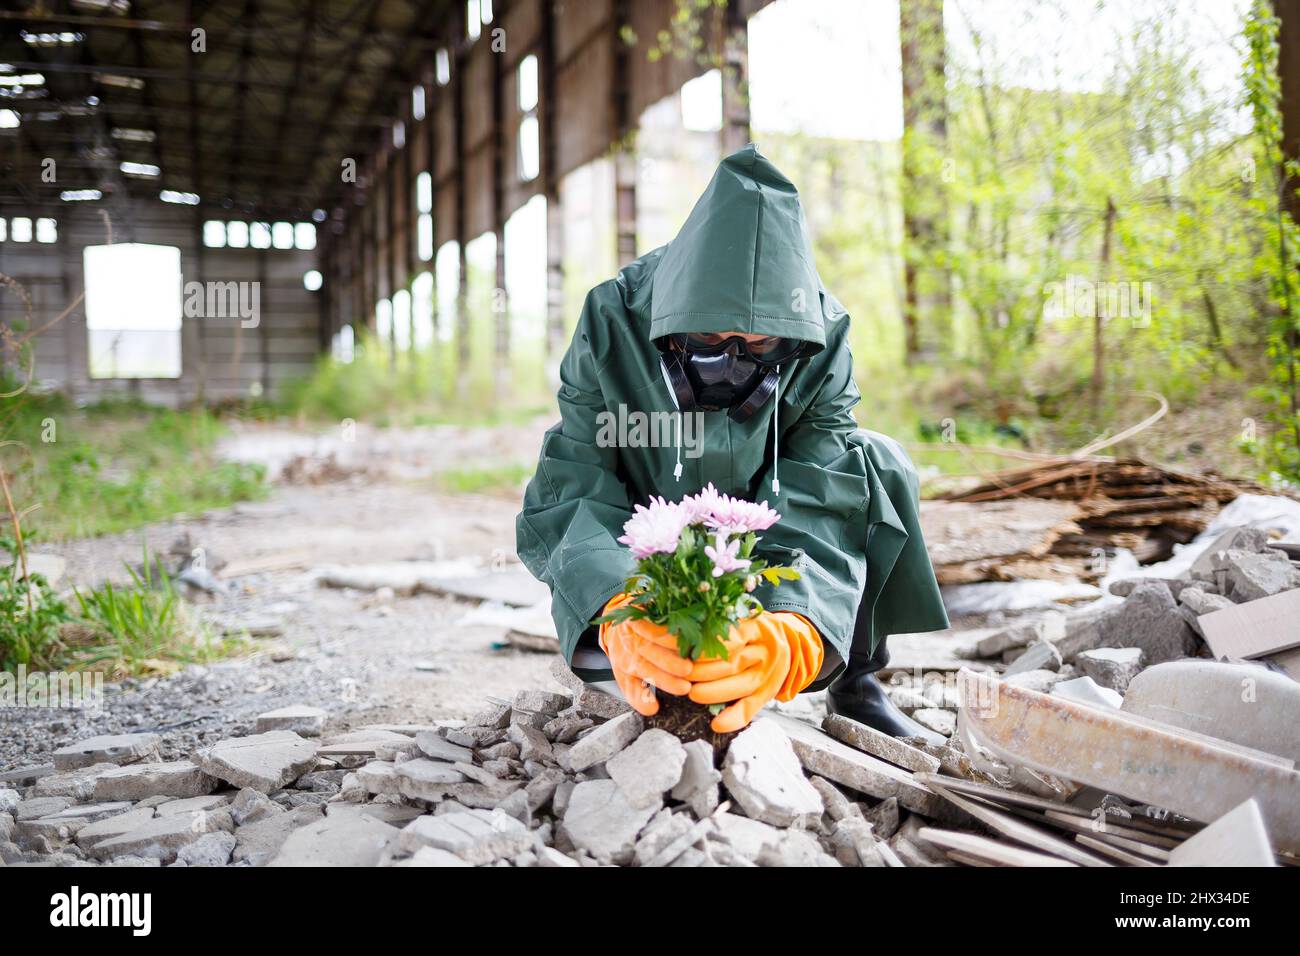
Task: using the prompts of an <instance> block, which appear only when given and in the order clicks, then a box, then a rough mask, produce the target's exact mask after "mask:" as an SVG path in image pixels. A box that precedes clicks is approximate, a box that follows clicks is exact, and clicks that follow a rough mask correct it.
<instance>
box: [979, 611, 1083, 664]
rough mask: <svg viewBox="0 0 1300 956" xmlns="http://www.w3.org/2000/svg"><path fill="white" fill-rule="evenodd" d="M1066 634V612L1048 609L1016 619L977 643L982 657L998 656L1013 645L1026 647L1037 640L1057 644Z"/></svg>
mask: <svg viewBox="0 0 1300 956" xmlns="http://www.w3.org/2000/svg"><path fill="white" fill-rule="evenodd" d="M1064 636H1065V614H1064V613H1062V612H1061V611H1048V612H1047V613H1046V614H1044V615H1042V616H1041V617H1035V618H1033V619H1031V620H1020V621H1016V622H1015V623H1014V624H1011V625H1009V626H1007V627H1005V628H1003V629H1002V630H1000V631H997V632H995V633H993V634H990V635H988V636H987V637H984V638H981V639H980V641H979V643H978V644H976V645H975V649H976V653H978V654H979V656H980V657H997V656H998V655H999V654H1001V653H1002V652H1003V651H1007V650H1010V649H1011V648H1013V647H1025V646H1027V645H1029V644H1032V643H1034V642H1035V641H1049V642H1051V643H1053V644H1055V643H1056V642H1057V641H1059V640H1060V639H1061V638H1062V637H1064Z"/></svg>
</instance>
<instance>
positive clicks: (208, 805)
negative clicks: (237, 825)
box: [154, 793, 239, 822]
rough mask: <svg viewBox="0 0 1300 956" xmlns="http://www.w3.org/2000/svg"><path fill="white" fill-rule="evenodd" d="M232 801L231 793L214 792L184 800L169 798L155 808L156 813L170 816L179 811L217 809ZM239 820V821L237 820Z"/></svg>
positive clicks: (202, 811)
mask: <svg viewBox="0 0 1300 956" xmlns="http://www.w3.org/2000/svg"><path fill="white" fill-rule="evenodd" d="M228 803H230V795H229V794H227V793H213V794H209V795H208V796H205V797H187V798H186V799H184V800H168V801H167V802H166V803H160V804H158V806H157V807H155V808H154V813H155V814H157V815H158V816H160V817H170V816H172V815H173V814H177V813H206V812H207V811H209V810H216V809H218V808H220V807H224V806H226V805H227V804H228ZM236 822H239V821H236Z"/></svg>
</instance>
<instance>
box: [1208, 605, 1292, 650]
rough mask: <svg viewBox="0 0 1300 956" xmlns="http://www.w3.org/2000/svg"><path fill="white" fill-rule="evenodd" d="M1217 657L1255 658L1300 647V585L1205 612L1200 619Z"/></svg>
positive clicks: (1211, 648)
mask: <svg viewBox="0 0 1300 956" xmlns="http://www.w3.org/2000/svg"><path fill="white" fill-rule="evenodd" d="M1197 620H1198V622H1199V623H1200V625H1201V632H1202V633H1203V634H1204V635H1205V642H1206V643H1207V644H1209V645H1210V650H1211V651H1213V653H1214V656H1215V657H1219V658H1224V657H1228V658H1242V659H1246V660H1249V659H1252V658H1256V657H1265V656H1267V655H1269V654H1276V653H1277V652H1278V651H1285V650H1289V649H1290V648H1293V647H1300V627H1297V626H1296V621H1297V620H1300V588H1297V589H1295V590H1291V591H1283V592H1282V593H1281V594H1275V595H1273V596H1271V597H1264V598H1260V599H1259V600H1256V601H1251V602H1250V603H1248V604H1238V605H1235V606H1233V607H1229V608H1224V609H1223V610H1221V611H1213V612H1211V613H1209V614H1203V615H1201V617H1200V618H1198V619H1197Z"/></svg>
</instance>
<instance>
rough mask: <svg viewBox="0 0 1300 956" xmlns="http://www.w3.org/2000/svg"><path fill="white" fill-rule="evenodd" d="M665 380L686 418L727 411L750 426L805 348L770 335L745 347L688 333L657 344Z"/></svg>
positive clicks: (735, 340) (726, 336) (734, 340)
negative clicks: (787, 367)
mask: <svg viewBox="0 0 1300 956" xmlns="http://www.w3.org/2000/svg"><path fill="white" fill-rule="evenodd" d="M658 345H659V350H660V357H661V360H662V362H663V367H664V375H665V377H666V378H667V380H668V384H669V385H670V386H671V387H672V390H673V394H674V396H675V397H676V398H677V407H678V409H680V410H681V411H683V412H688V411H702V412H713V411H721V410H722V409H726V410H727V414H728V415H729V416H730V417H731V418H732V419H733V420H735V421H737V422H744V421H748V420H749V419H750V418H751V417H752V416H753V414H754V413H755V412H756V411H758V409H759V408H761V407H762V406H763V403H764V402H766V401H767V400H768V399H769V398H771V397H772V394H773V393H774V392H775V391H776V386H777V382H778V381H779V378H780V366H781V365H783V364H784V363H786V362H790V361H793V360H794V359H796V358H798V357H799V356H800V355H801V354H802V353H803V352H804V347H805V345H806V343H804V342H802V341H800V340H799V339H787V338H782V337H780V336H775V335H769V336H764V337H763V338H761V339H753V340H750V341H746V340H745V339H744V338H742V337H741V336H739V335H734V334H730V333H727V332H686V333H676V334H673V335H667V336H664V337H663V338H661V339H659V341H658Z"/></svg>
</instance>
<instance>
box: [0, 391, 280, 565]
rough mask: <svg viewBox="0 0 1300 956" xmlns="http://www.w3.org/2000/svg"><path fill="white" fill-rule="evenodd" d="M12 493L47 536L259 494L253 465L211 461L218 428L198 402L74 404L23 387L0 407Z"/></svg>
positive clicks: (118, 525)
mask: <svg viewBox="0 0 1300 956" xmlns="http://www.w3.org/2000/svg"><path fill="white" fill-rule="evenodd" d="M0 415H2V416H3V418H0V434H3V435H4V436H5V437H6V438H7V439H8V440H10V441H13V442H16V443H19V444H21V446H22V449H23V452H22V453H19V452H18V450H17V449H11V453H10V454H9V455H8V461H9V462H10V465H9V467H10V474H11V476H12V477H11V484H12V486H13V494H14V499H15V500H16V501H18V502H20V503H21V504H20V507H22V508H23V509H24V510H25V511H29V515H28V517H27V518H26V521H25V527H27V528H28V529H29V530H30V531H31V532H33V533H35V534H37V535H39V536H40V537H42V538H45V539H47V540H62V539H65V538H75V537H88V536H94V535H101V534H112V533H114V532H119V531H125V530H128V529H131V528H137V527H140V526H142V525H145V524H149V523H151V522H154V521H159V520H162V519H164V518H168V517H171V516H172V515H175V514H180V513H189V514H195V513H198V512H202V511H206V510H208V509H211V508H221V507H225V506H227V505H230V504H233V503H234V502H237V501H247V500H250V499H255V498H258V497H260V496H262V495H263V494H264V493H265V487H264V477H265V470H264V469H263V468H262V467H261V466H260V465H254V464H245V463H237V462H228V461H221V460H219V459H218V458H217V457H216V455H215V452H214V446H215V444H216V441H217V439H218V438H219V437H220V435H221V432H222V430H223V425H222V423H221V421H220V419H219V417H218V416H217V415H216V414H215V413H213V412H211V411H208V410H206V409H202V408H192V409H186V410H171V409H163V408H157V407H153V406H149V405H145V404H142V403H140V402H135V401H129V400H112V401H103V402H99V403H96V404H94V405H91V406H89V407H86V408H83V409H76V408H73V407H72V406H71V405H70V404H69V403H68V402H67V401H66V399H64V398H63V397H61V396H59V395H48V396H47V395H40V396H36V395H27V394H24V395H21V396H17V397H15V398H11V399H8V400H6V401H5V402H4V403H3V408H2V410H0Z"/></svg>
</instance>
